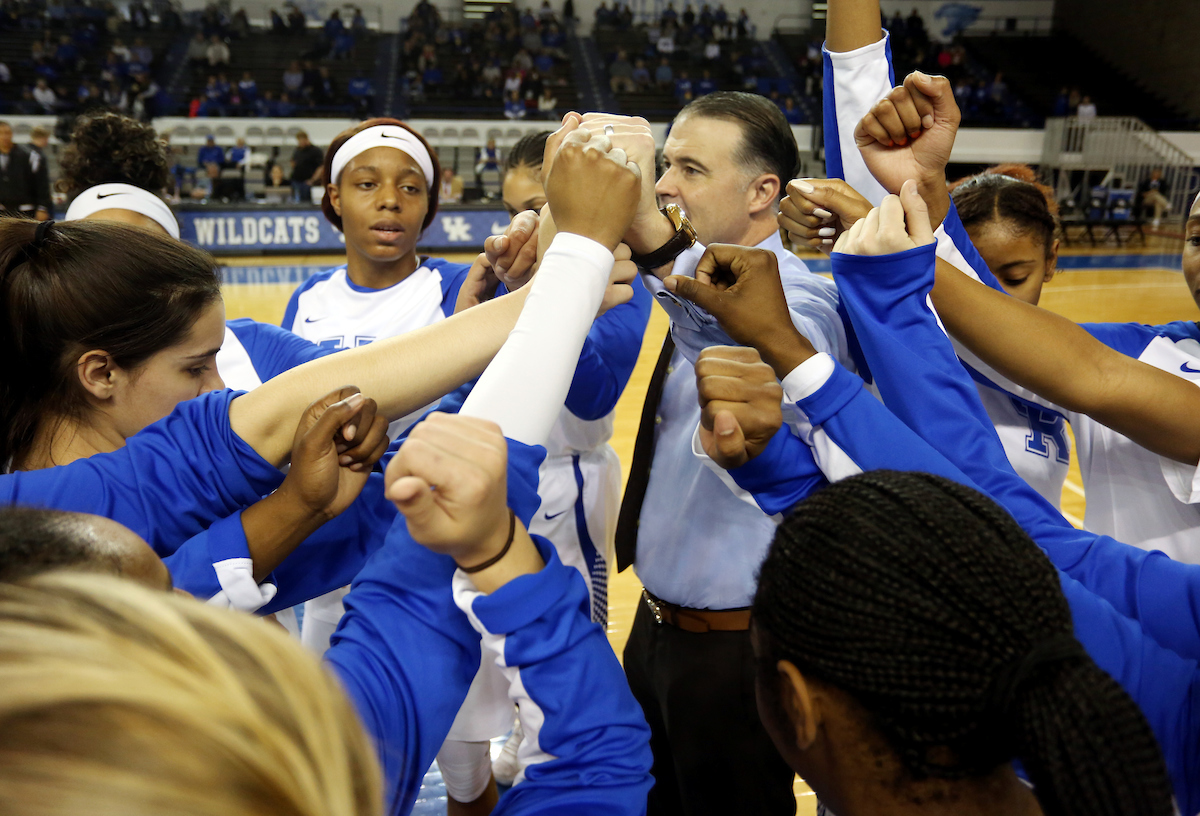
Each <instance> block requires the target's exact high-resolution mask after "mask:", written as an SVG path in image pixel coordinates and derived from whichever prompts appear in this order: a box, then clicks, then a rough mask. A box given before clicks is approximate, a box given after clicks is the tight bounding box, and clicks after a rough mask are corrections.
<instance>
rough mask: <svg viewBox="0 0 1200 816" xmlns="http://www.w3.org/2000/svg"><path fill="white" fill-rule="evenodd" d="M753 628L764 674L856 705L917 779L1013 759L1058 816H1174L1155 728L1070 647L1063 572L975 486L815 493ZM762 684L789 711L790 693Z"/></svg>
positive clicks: (871, 485) (909, 481)
mask: <svg viewBox="0 0 1200 816" xmlns="http://www.w3.org/2000/svg"><path fill="white" fill-rule="evenodd" d="M753 616H754V621H755V627H756V630H757V633H758V635H757V636H758V643H759V673H760V677H770V676H772V675H774V673H775V672H774V667H775V665H776V663H777V662H778V661H779V660H788V661H791V662H792V663H793V664H795V666H796V667H797V669H798V670H799V671H800V672H801V673H803V674H804V675H805V676H806V677H811V678H813V679H814V680H816V681H818V682H824V683H826V684H829V685H830V686H832V687H835V688H837V689H840V690H841V691H843V692H845V693H846V694H848V695H850V696H851V697H852V698H853V699H854V700H856V701H857V702H858V703H859V704H860V705H861V706H862V708H863V710H865V712H866V713H867V716H868V717H869V718H870V724H871V725H872V726H873V728H874V729H875V730H877V731H878V732H879V733H880V735H881V736H882V737H883V738H884V739H885V740H886V741H887V743H888V744H889V745H890V747H891V748H892V749H893V750H894V752H895V753H896V755H897V757H898V759H899V762H900V766H901V768H902V771H903V773H904V774H905V775H906V777H905V778H907V779H909V780H911V781H921V780H925V779H931V778H932V779H951V780H952V779H964V778H970V777H979V776H984V775H986V774H988V773H990V772H991V771H993V770H995V769H996V768H998V767H1000V766H1001V765H1003V764H1005V763H1009V762H1011V761H1012V760H1013V759H1019V760H1020V761H1021V763H1022V765H1023V766H1024V768H1025V770H1026V771H1027V772H1028V774H1029V777H1030V779H1031V781H1032V782H1033V784H1034V788H1035V793H1036V795H1037V797H1038V800H1039V801H1040V803H1041V805H1042V808H1043V810H1044V811H1045V813H1046V814H1047V816H1075V814H1079V816H1083V814H1087V815H1088V816H1100V815H1101V814H1113V815H1114V816H1116V814H1162V815H1163V816H1166V814H1170V813H1171V812H1172V811H1173V805H1172V798H1171V796H1172V794H1171V787H1170V783H1169V780H1168V777H1167V771H1166V766H1165V764H1164V761H1163V758H1162V755H1161V753H1160V751H1159V748H1158V744H1157V743H1156V742H1155V739H1154V736H1153V734H1152V733H1151V730H1150V727H1149V725H1148V724H1147V723H1146V720H1145V718H1144V717H1143V716H1142V713H1141V711H1140V710H1139V709H1138V707H1137V705H1136V704H1135V703H1134V702H1133V700H1131V699H1130V698H1129V696H1128V695H1126V693H1125V692H1124V691H1123V690H1122V689H1121V687H1120V686H1118V685H1117V683H1116V681H1114V680H1113V679H1112V678H1111V677H1109V676H1108V675H1107V674H1105V673H1104V672H1103V671H1101V670H1100V668H1099V667H1098V666H1096V664H1095V663H1093V662H1092V660H1091V659H1090V658H1089V657H1087V655H1086V653H1084V652H1083V650H1082V647H1080V646H1079V644H1078V642H1077V641H1074V638H1073V635H1072V623H1071V612H1070V609H1069V607H1068V606H1067V602H1066V599H1065V598H1064V597H1063V594H1062V590H1061V588H1060V585H1059V578H1058V573H1057V571H1056V570H1055V568H1054V567H1053V565H1052V564H1051V563H1050V561H1049V559H1047V558H1046V556H1045V555H1044V554H1043V553H1042V552H1041V551H1040V550H1039V549H1038V547H1037V546H1036V545H1035V544H1034V543H1033V541H1032V540H1031V539H1030V538H1029V537H1028V536H1027V535H1026V534H1025V533H1024V532H1023V531H1022V530H1021V528H1020V527H1019V526H1018V525H1017V523H1016V522H1015V521H1014V520H1013V519H1012V517H1011V516H1009V515H1008V514H1007V513H1006V512H1005V511H1004V510H1002V509H1001V508H1000V507H998V506H997V505H996V504H995V503H994V502H992V501H991V500H990V499H988V498H986V497H984V496H982V495H981V494H979V493H977V492H975V491H973V490H970V489H968V488H966V487H963V486H961V485H958V484H956V483H953V482H950V481H948V480H946V479H943V478H940V477H937V476H932V475H929V474H921V473H898V472H893V471H874V472H871V473H866V474H863V475H860V476H856V477H853V478H850V479H846V480H844V481H842V482H839V483H837V484H834V485H832V486H830V487H828V488H826V489H825V490H823V491H821V492H820V493H817V494H815V495H814V496H812V497H810V498H808V499H807V500H805V501H804V502H802V503H801V504H800V505H798V506H797V507H796V508H795V510H793V512H792V514H791V515H790V516H789V517H788V518H787V519H786V520H785V521H784V522H783V524H781V525H780V526H779V528H778V530H777V531H776V534H775V539H774V541H773V543H772V545H771V548H770V552H769V553H768V555H767V558H766V560H765V561H764V562H763V565H762V570H761V573H760V577H759V585H758V592H757V594H756V596H755V599H754V607H753ZM1064 640H1068V641H1069V642H1071V643H1072V645H1073V646H1074V647H1075V649H1074V651H1068V652H1066V653H1065V655H1063V654H1060V655H1058V656H1057V657H1056V659H1053V660H1046V661H1042V662H1040V663H1037V664H1036V665H1029V664H1027V663H1026V664H1025V665H1026V666H1027V667H1028V669H1029V670H1028V671H1025V672H1022V673H1021V676H1020V677H1016V678H1014V677H1011V675H1010V676H1009V679H1010V680H1011V687H1010V688H1008V689H1005V690H1004V691H1003V693H1001V694H1000V695H997V693H996V691H997V689H996V686H997V680H998V678H1003V677H1004V676H1005V674H1006V672H1007V671H1008V669H1009V668H1010V667H1012V666H1013V665H1021V664H1022V663H1023V661H1024V659H1025V658H1026V657H1027V656H1028V655H1030V654H1031V653H1035V652H1036V651H1037V649H1038V647H1039V645H1040V644H1044V643H1047V642H1055V641H1057V642H1063V641H1064ZM759 685H760V690H761V693H763V694H764V695H765V697H766V699H764V704H765V705H764V708H765V710H768V711H772V710H773V711H775V712H776V713H777V714H776V715H777V716H778V712H781V711H782V705H781V702H780V700H779V699H778V696H779V690H778V684H772V683H761V682H760V684H759ZM772 695H773V696H774V699H772ZM998 699H999V700H1000V702H999V703H998V702H997V700H998Z"/></svg>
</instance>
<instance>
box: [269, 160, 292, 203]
mask: <svg viewBox="0 0 1200 816" xmlns="http://www.w3.org/2000/svg"><path fill="white" fill-rule="evenodd" d="M275 149H276V150H278V149H279V148H275ZM266 187H267V189H266V190H265V191H264V192H266V193H267V195H266V198H267V200H268V201H271V200H274V201H275V202H277V203H279V204H282V203H284V201H285V200H286V198H285V196H289V197H290V194H291V191H290V189H289V188H288V183H287V176H286V174H285V173H284V172H283V166H282V165H280V164H272V165H271V167H270V169H268V170H267V179H266ZM285 190H286V191H288V192H286V193H285V192H284V191H285ZM272 194H273V195H272Z"/></svg>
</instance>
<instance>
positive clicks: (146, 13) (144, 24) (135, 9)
mask: <svg viewBox="0 0 1200 816" xmlns="http://www.w3.org/2000/svg"><path fill="white" fill-rule="evenodd" d="M129 24H130V25H132V26H133V28H134V30H135V31H145V30H146V29H147V28H149V27H150V10H149V9H147V8H146V4H145V3H143V2H142V0H133V2H132V3H130V4H129Z"/></svg>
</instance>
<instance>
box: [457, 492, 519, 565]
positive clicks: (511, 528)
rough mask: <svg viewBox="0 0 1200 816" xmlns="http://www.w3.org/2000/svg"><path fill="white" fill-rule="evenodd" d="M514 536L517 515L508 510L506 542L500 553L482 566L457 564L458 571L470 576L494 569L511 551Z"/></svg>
mask: <svg viewBox="0 0 1200 816" xmlns="http://www.w3.org/2000/svg"><path fill="white" fill-rule="evenodd" d="M516 534H517V514H516V513H514V512H513V511H512V509H511V508H510V509H509V511H508V541H505V542H504V547H503V548H502V549H501V550H500V552H498V553H496V554H495V555H493V556H492V557H491V558H489V559H488V560H487V561H484V562H483V563H482V564H476V565H475V566H473V567H464V566H463V565H462V564H459V565H458V568H459V569H460V570H462V571H463V572H465V573H466V574H467V575H472V574H474V573H476V572H482V571H483V570H485V569H487V568H488V567H494V566H495V565H496V564H498V563H500V559H501V558H503V557H504V556H506V555H508V551H509V550H510V549H512V544H513V538H515V537H516Z"/></svg>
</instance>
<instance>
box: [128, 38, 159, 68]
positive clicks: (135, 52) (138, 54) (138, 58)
mask: <svg viewBox="0 0 1200 816" xmlns="http://www.w3.org/2000/svg"><path fill="white" fill-rule="evenodd" d="M129 54H130V56H131V57H132V60H133V62H140V63H141V64H142V65H145V66H146V67H147V68H149V67H150V66H151V65H153V63H154V52H153V51H152V50H150V46H148V45H146V41H145V40H143V39H142V38H141V37H136V38H135V39H134V41H133V47H132V48H130V49H129Z"/></svg>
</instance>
